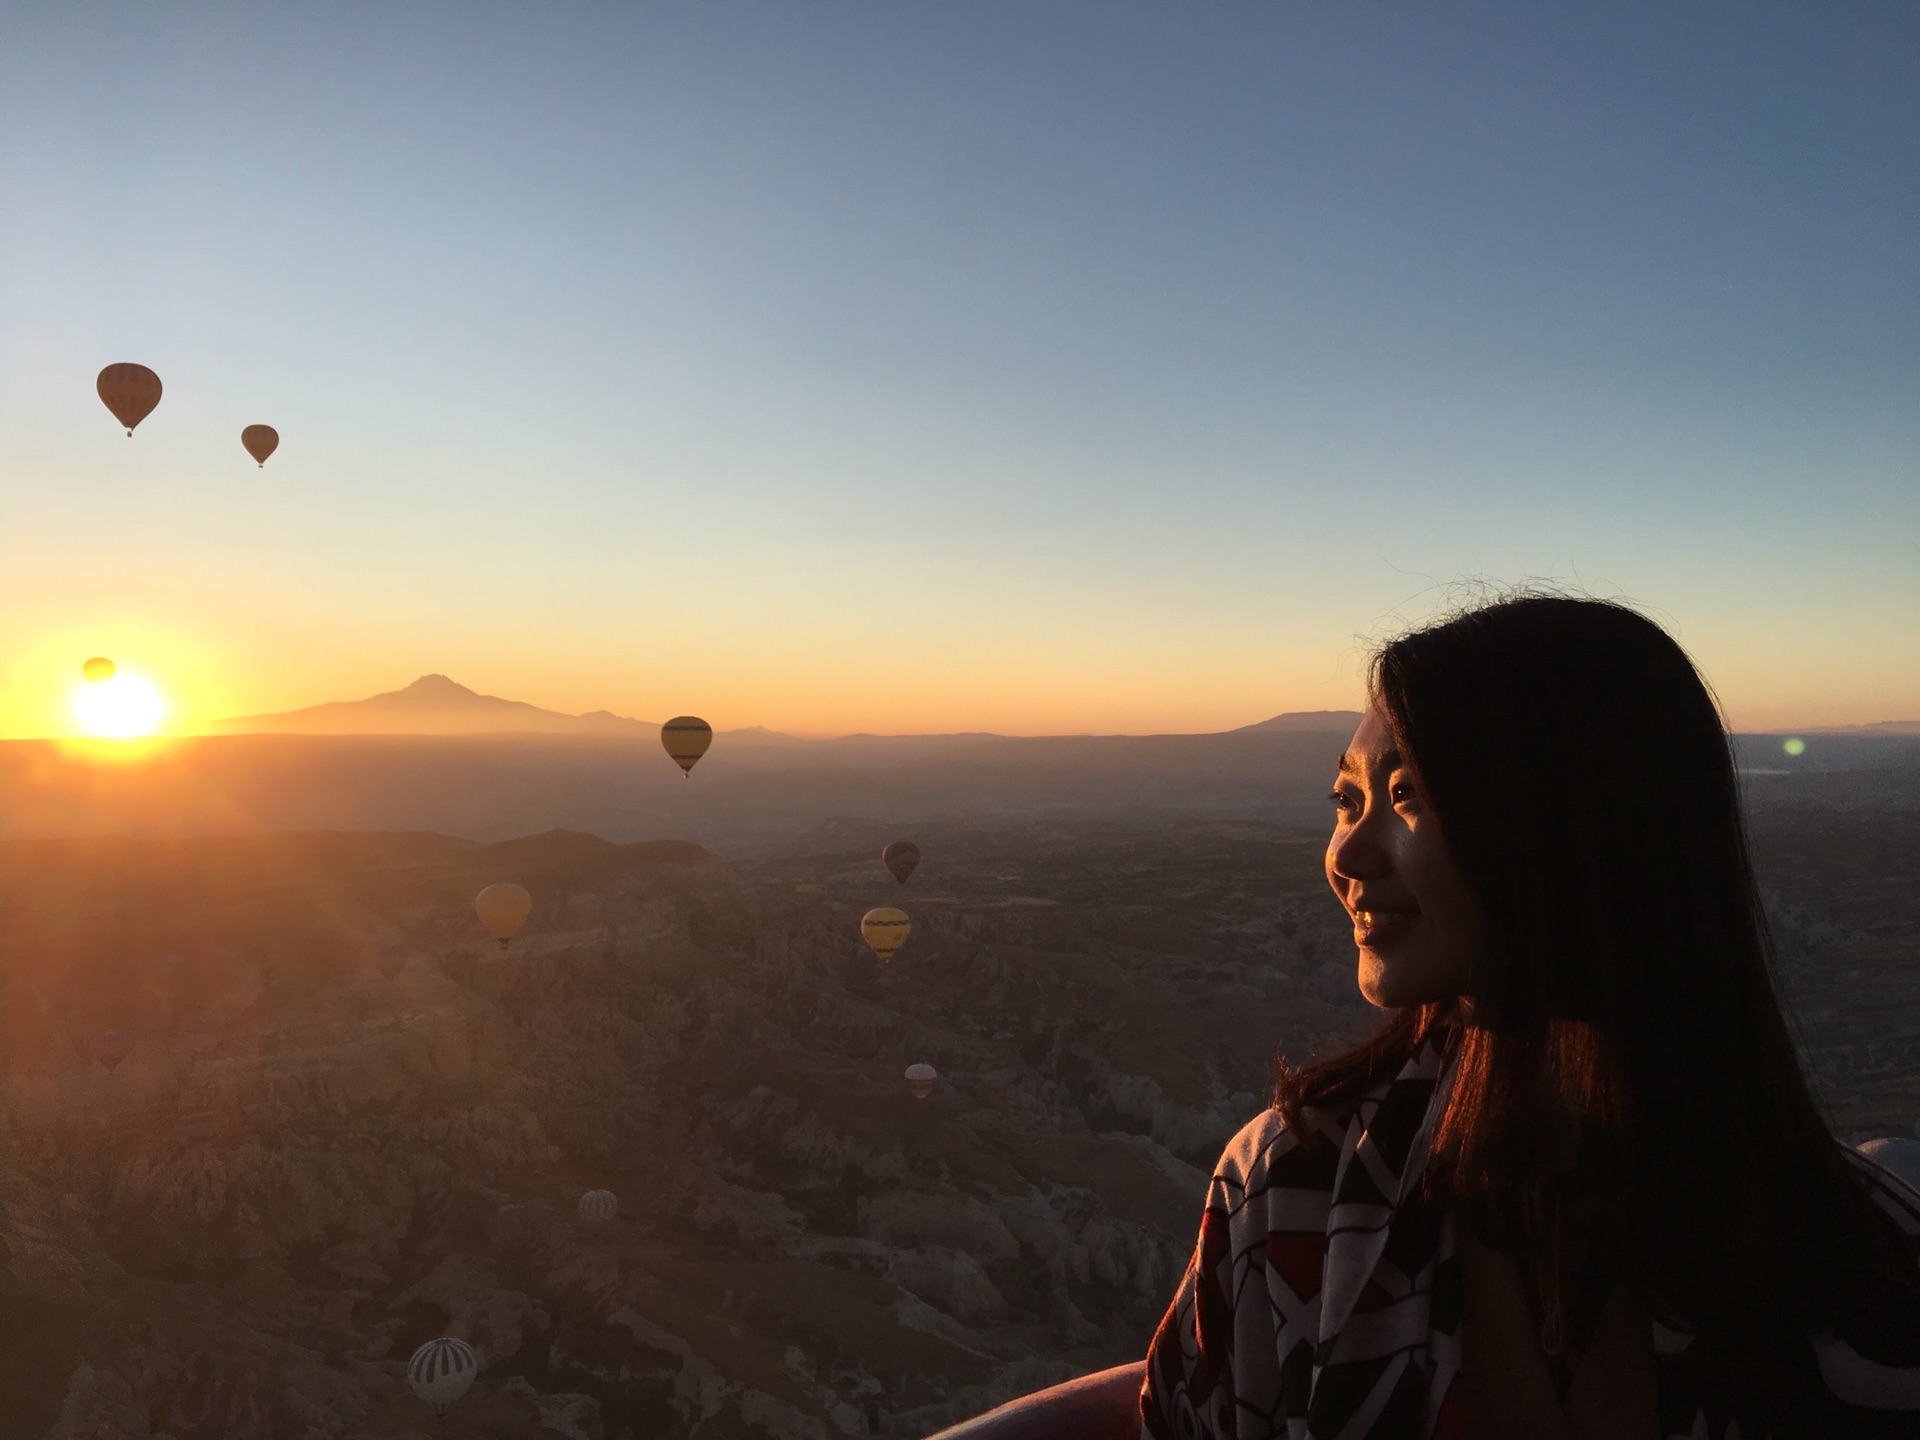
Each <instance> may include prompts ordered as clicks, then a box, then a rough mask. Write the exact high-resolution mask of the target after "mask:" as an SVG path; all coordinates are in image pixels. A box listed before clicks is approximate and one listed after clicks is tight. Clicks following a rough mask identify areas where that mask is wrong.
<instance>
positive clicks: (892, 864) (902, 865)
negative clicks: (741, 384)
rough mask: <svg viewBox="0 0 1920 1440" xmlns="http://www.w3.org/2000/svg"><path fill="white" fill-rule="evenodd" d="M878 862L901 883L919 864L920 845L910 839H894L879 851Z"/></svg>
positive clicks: (904, 881) (905, 881)
mask: <svg viewBox="0 0 1920 1440" xmlns="http://www.w3.org/2000/svg"><path fill="white" fill-rule="evenodd" d="M880 863H881V864H882V865H884V866H886V867H887V872H888V873H889V874H890V875H892V876H893V878H894V879H896V880H898V881H899V882H900V883H901V884H902V885H904V884H906V883H907V877H908V876H909V875H911V874H913V872H914V869H915V867H917V866H918V865H919V864H920V847H919V846H918V845H916V844H914V843H913V841H911V840H896V841H894V842H893V843H892V844H891V845H889V846H887V848H886V849H884V850H882V851H881V852H880Z"/></svg>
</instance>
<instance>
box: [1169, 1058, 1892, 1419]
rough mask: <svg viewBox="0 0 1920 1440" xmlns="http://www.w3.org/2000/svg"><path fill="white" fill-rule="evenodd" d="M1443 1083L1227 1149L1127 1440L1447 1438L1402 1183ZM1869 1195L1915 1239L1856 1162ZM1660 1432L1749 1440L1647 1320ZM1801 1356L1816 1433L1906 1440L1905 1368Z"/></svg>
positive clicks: (1254, 1134) (1427, 1134) (1425, 1245)
mask: <svg viewBox="0 0 1920 1440" xmlns="http://www.w3.org/2000/svg"><path fill="white" fill-rule="evenodd" d="M1451 1083H1452V1069H1451V1064H1450V1055H1449V1053H1448V1051H1447V1050H1446V1049H1444V1048H1442V1045H1441V1044H1440V1043H1439V1042H1437V1041H1429V1042H1428V1043H1427V1044H1426V1045H1424V1046H1422V1047H1421V1048H1420V1049H1419V1050H1418V1051H1417V1052H1416V1053H1415V1054H1414V1056H1413V1058H1412V1059H1410V1060H1409V1061H1408V1062H1407V1063H1406V1064H1405V1065H1404V1066H1403V1067H1402V1068H1401V1069H1400V1071H1399V1073H1398V1074H1396V1075H1395V1076H1394V1077H1393V1078H1392V1079H1391V1080H1387V1081H1383V1082H1381V1083H1379V1084H1377V1085H1375V1086H1373V1087H1372V1088H1370V1089H1368V1090H1367V1091H1366V1092H1365V1093H1364V1094H1363V1095H1362V1097H1361V1098H1360V1100H1359V1101H1358V1102H1357V1103H1355V1104H1353V1105H1351V1106H1348V1107H1343V1108H1342V1109H1341V1110H1339V1111H1337V1112H1334V1111H1322V1110H1314V1109H1308V1110H1307V1111H1306V1112H1305V1115H1304V1121H1305V1124H1306V1126H1307V1127H1308V1128H1309V1129H1310V1130H1311V1131H1313V1132H1315V1133H1317V1134H1318V1135H1320V1136H1323V1137H1325V1138H1326V1139H1327V1140H1328V1141H1331V1142H1332V1143H1331V1144H1310V1145H1309V1144H1302V1143H1301V1137H1300V1136H1299V1135H1297V1134H1295V1133H1294V1132H1293V1131H1292V1130H1290V1129H1289V1128H1288V1127H1287V1125H1286V1123H1285V1122H1284V1121H1283V1120H1282V1119H1281V1117H1280V1115H1279V1113H1278V1112H1277V1111H1273V1110H1269V1111H1267V1112H1266V1113H1265V1114H1263V1115H1261V1116H1260V1117H1259V1118H1258V1119H1256V1120H1254V1121H1253V1122H1252V1123H1251V1124H1249V1125H1248V1126H1247V1127H1246V1128H1245V1129H1243V1130H1242V1131H1241V1132H1240V1133H1239V1134H1238V1135H1236V1136H1235V1137H1234V1138H1233V1140H1232V1141H1231V1142H1230V1143H1229V1144H1228V1146H1227V1149H1226V1153H1225V1154H1223V1155H1222V1156H1221V1157H1220V1163H1219V1165H1218V1166H1217V1167H1216V1169H1215V1171H1214V1175H1213V1182H1212V1184H1211V1186H1210V1187H1209V1189H1208V1194H1207V1208H1206V1212H1205V1214H1204V1215H1203V1216H1202V1218H1201V1222H1200V1241H1199V1244H1198V1246H1197V1247H1196V1248H1195V1251H1194V1256H1193V1259H1192V1261H1191V1262H1190V1263H1189V1265H1188V1266H1187V1272H1186V1276H1185V1278H1184V1279H1183V1280H1182V1281H1181V1283H1180V1288H1179V1290H1178V1292H1177V1293H1176V1294H1175V1296H1174V1300H1173V1304H1172V1306H1171V1307H1170V1308H1169V1309H1168V1311H1167V1314H1166V1318H1165V1319H1164V1320H1162V1321H1161V1323H1160V1329H1159V1331H1158V1333H1157V1334H1156V1335H1155V1336H1154V1339H1153V1344H1152V1346H1151V1347H1150V1349H1149V1350H1148V1352H1147V1372H1146V1380H1145V1383H1144V1385H1143V1387H1142V1390H1141V1396H1140V1412H1141V1436H1142V1440H1275V1437H1284V1440H1459V1437H1464V1436H1465V1435H1466V1434H1467V1433H1468V1430H1467V1417H1466V1395H1465V1387H1464V1385H1463V1383H1462V1380H1461V1373H1460V1329H1461V1319H1462V1310H1463V1306H1462V1280H1461V1268H1460V1245H1459V1235H1458V1232H1457V1229H1456V1226H1455V1222H1454V1219H1453V1216H1452V1215H1451V1214H1450V1213H1449V1210H1448V1208H1447V1206H1446V1205H1445V1204H1444V1202H1443V1201H1442V1200H1440V1199H1436V1198H1433V1197H1432V1196H1430V1195H1429V1194H1427V1193H1426V1187H1423V1186H1421V1185H1420V1184H1419V1180H1420V1177H1421V1174H1422V1172H1423V1171H1424V1170H1425V1168H1426V1164H1427V1160H1428V1158H1429V1156H1430V1154H1431V1149H1432V1139H1433V1132H1434V1127H1435V1125H1436V1124H1437V1123H1438V1121H1439V1117H1440V1115H1441V1114H1442V1113H1443V1112H1444V1110H1445V1108H1446V1097H1447V1094H1448V1091H1449V1088H1450V1086H1451ZM1848 1154H1849V1156H1851V1157H1852V1160H1853V1163H1854V1164H1856V1165H1857V1166H1858V1167H1859V1169H1860V1170H1861V1171H1862V1173H1863V1174H1864V1175H1865V1176H1866V1177H1867V1178H1868V1180H1869V1182H1870V1184H1871V1186H1872V1189H1873V1193H1874V1196H1875V1199H1876V1200H1877V1201H1878V1202H1879V1203H1880V1205H1881V1207H1882V1208H1883V1209H1884V1210H1886V1211H1887V1213H1888V1214H1890V1215H1892V1216H1893V1218H1894V1220H1895V1222H1896V1223H1897V1224H1898V1225H1899V1226H1900V1227H1901V1229H1902V1230H1903V1231H1904V1232H1905V1233H1906V1234H1907V1235H1909V1236H1911V1237H1914V1239H1915V1243H1916V1246H1920V1193H1916V1192H1915V1191H1913V1190H1912V1189H1910V1188H1909V1187H1907V1186H1906V1185H1904V1184H1903V1183H1902V1182H1900V1181H1899V1180H1897V1179H1895V1178H1893V1177H1892V1176H1891V1175H1889V1174H1888V1173H1887V1172H1885V1171H1883V1170H1881V1169H1880V1168H1879V1167H1878V1166H1876V1165H1874V1164H1873V1163H1872V1162H1871V1161H1869V1160H1867V1159H1865V1158H1864V1157H1860V1156H1856V1155H1853V1153H1852V1152H1851V1151H1849V1152H1848ZM1653 1339H1654V1352H1655V1353H1654V1362H1655V1370H1656V1381H1657V1385H1658V1391H1659V1396H1660V1419H1661V1428H1662V1431H1663V1433H1664V1434H1665V1435H1667V1436H1670V1437H1675V1440H1764V1436H1765V1429H1764V1426H1761V1425H1758V1424H1757V1423H1756V1421H1755V1419H1754V1418H1753V1417H1752V1416H1751V1415H1748V1416H1745V1417H1743V1416H1741V1414H1740V1413H1739V1409H1740V1407H1739V1406H1738V1404H1737V1402H1735V1403H1729V1402H1727V1400H1726V1399H1725V1397H1724V1396H1722V1395H1713V1394H1711V1393H1710V1391H1711V1390H1712V1388H1713V1387H1711V1386H1709V1385H1708V1384H1707V1383H1706V1382H1705V1377H1704V1376H1702V1375H1699V1374H1696V1373H1695V1367H1694V1366H1693V1365H1692V1364H1691V1363H1690V1356H1689V1351H1690V1349H1691V1346H1692V1343H1693V1342H1692V1337H1690V1336H1688V1335H1685V1334H1682V1333H1679V1332H1676V1331H1673V1330H1670V1329H1667V1328H1665V1327H1662V1326H1659V1325H1656V1326H1655V1327H1654V1337H1653ZM1814 1353H1815V1356H1816V1358H1817V1359H1818V1361H1819V1365H1820V1370H1821V1373H1822V1376H1823V1378H1824V1380H1825V1382H1826V1385H1827V1388H1828V1390H1829V1392H1830V1393H1831V1396H1832V1401H1833V1404H1832V1406H1831V1411H1830V1413H1831V1416H1832V1419H1833V1422H1834V1428H1832V1429H1830V1430H1828V1431H1827V1432H1825V1433H1829V1434H1833V1435H1836V1436H1856V1437H1863V1440H1864V1437H1881V1436H1895V1435H1900V1436H1916V1437H1920V1365H1915V1366H1912V1367H1898V1366H1887V1365H1881V1364H1876V1363H1874V1362H1873V1361H1870V1360H1868V1359H1866V1358H1865V1357H1863V1356H1861V1355H1860V1354H1858V1353H1857V1352H1855V1351H1854V1350H1852V1349H1851V1348H1849V1347H1848V1346H1847V1345H1846V1344H1844V1343H1843V1342H1841V1341H1839V1340H1837V1339H1825V1340H1816V1341H1815V1342H1814Z"/></svg>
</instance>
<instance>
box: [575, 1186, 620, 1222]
mask: <svg viewBox="0 0 1920 1440" xmlns="http://www.w3.org/2000/svg"><path fill="white" fill-rule="evenodd" d="M619 1213H620V1201H619V1199H618V1197H616V1196H615V1195H614V1193H613V1191H611V1190H589V1191H587V1193H586V1194H584V1195H582V1196H581V1197H580V1218H581V1219H582V1220H592V1221H594V1222H595V1223H598V1222H600V1221H602V1220H611V1219H613V1217H614V1216H616V1215H618V1214H619Z"/></svg>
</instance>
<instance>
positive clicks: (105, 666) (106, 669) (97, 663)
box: [80, 655, 120, 685]
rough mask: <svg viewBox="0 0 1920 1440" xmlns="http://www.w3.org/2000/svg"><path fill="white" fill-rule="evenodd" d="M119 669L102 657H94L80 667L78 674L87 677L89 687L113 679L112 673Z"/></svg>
mask: <svg viewBox="0 0 1920 1440" xmlns="http://www.w3.org/2000/svg"><path fill="white" fill-rule="evenodd" d="M119 668H120V667H119V666H117V665H115V664H114V663H113V661H111V660H109V659H107V657H106V656H104V655H96V656H94V657H93V658H92V659H91V660H89V661H87V663H86V664H84V665H82V666H81V667H80V673H81V674H82V675H84V676H86V677H87V683H88V684H89V685H98V684H99V683H100V682H101V681H103V680H111V679H113V675H114V672H115V671H116V670H118V669H119Z"/></svg>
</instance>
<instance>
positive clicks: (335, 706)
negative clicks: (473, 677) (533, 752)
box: [211, 675, 659, 737]
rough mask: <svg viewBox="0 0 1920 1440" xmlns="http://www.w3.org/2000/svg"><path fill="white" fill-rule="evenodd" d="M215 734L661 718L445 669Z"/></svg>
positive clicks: (632, 723)
mask: <svg viewBox="0 0 1920 1440" xmlns="http://www.w3.org/2000/svg"><path fill="white" fill-rule="evenodd" d="M211 728H212V729H213V732H214V733H215V734H218V735H496V734H520V735H527V734H532V735H633V736H636V737H637V736H640V735H644V734H647V733H648V732H650V731H656V730H657V729H658V728H659V727H658V726H657V725H653V724H648V723H647V722H646V721H644V720H630V719H628V718H627V717H626V716H624V715H615V714H613V713H612V712H611V711H607V710H594V711H591V712H589V713H588V714H585V715H564V714H562V713H561V712H560V711H558V710H542V709H541V708H540V707H539V706H538V705H529V704H527V703H526V701H524V700H503V699H501V698H500V697H499V696H498V695H482V694H480V693H479V692H478V691H474V690H469V689H468V688H467V687H466V686H464V685H462V684H459V683H458V682H457V681H454V680H450V679H448V678H447V677H446V676H445V675H422V676H421V677H420V678H419V679H418V680H416V681H414V682H413V683H412V684H411V685H409V686H407V687H406V688H405V689H404V690H387V691H383V692H382V693H381V694H378V695H370V696H368V697H367V698H366V699H365V700H333V701H329V702H328V703H327V704H324V705H309V706H307V707H306V708H305V709H304V710H288V711H285V712H284V713H282V714H278V715H242V716H239V717H237V718H234V719H230V720H220V721H216V722H215V723H214V725H213V726H212V727H211Z"/></svg>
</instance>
